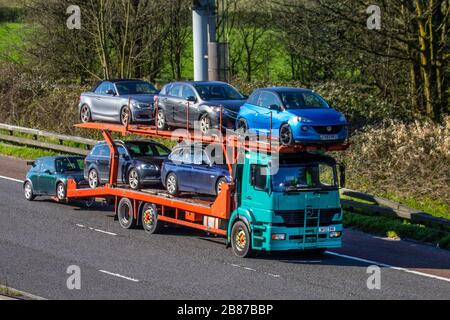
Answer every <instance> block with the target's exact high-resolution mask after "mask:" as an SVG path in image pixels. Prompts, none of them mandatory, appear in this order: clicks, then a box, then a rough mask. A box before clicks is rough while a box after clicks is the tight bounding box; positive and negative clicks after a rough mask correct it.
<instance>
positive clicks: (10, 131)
mask: <svg viewBox="0 0 450 320" xmlns="http://www.w3.org/2000/svg"><path fill="white" fill-rule="evenodd" d="M0 130H1V131H6V132H7V134H4V133H1V132H0V140H1V141H7V142H14V143H18V144H22V145H26V146H33V147H37V148H43V149H48V150H54V151H60V152H67V153H70V154H77V155H87V154H88V153H89V150H90V149H91V148H92V146H94V145H95V144H96V143H97V142H98V141H96V140H92V139H85V138H81V137H72V136H67V135H61V134H56V133H53V132H47V131H43V130H38V129H30V128H24V127H18V126H12V125H9V124H3V123H0ZM14 133H21V134H26V135H31V136H32V138H31V139H29V138H25V137H17V136H15V135H14ZM39 138H50V139H54V140H57V141H58V142H57V143H52V142H47V141H39ZM67 141H70V142H75V143H78V144H82V145H84V146H86V148H85V149H81V148H74V147H70V146H67V145H64V142H67Z"/></svg>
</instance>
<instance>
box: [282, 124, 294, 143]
mask: <svg viewBox="0 0 450 320" xmlns="http://www.w3.org/2000/svg"><path fill="white" fill-rule="evenodd" d="M280 143H281V144H282V145H285V146H290V145H292V144H293V143H294V137H293V136H292V129H291V126H290V125H289V124H287V123H286V124H284V125H282V126H281V129H280Z"/></svg>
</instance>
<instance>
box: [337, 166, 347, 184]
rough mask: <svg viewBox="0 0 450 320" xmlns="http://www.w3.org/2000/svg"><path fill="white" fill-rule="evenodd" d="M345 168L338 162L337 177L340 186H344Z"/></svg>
mask: <svg viewBox="0 0 450 320" xmlns="http://www.w3.org/2000/svg"><path fill="white" fill-rule="evenodd" d="M345 170H346V167H345V165H344V164H340V165H339V173H340V177H339V182H340V185H341V188H345V182H346V181H345V179H346V174H345Z"/></svg>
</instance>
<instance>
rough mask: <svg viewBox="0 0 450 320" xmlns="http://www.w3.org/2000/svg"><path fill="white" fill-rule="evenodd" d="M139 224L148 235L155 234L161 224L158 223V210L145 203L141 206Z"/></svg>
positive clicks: (152, 205)
mask: <svg viewBox="0 0 450 320" xmlns="http://www.w3.org/2000/svg"><path fill="white" fill-rule="evenodd" d="M141 223H142V227H143V228H144V231H145V232H147V233H148V234H155V233H158V232H159V231H160V230H161V223H160V222H159V221H158V210H157V208H156V206H155V205H154V204H152V203H145V204H144V205H143V206H142V212H141Z"/></svg>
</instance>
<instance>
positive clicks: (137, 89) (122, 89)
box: [116, 81, 158, 95]
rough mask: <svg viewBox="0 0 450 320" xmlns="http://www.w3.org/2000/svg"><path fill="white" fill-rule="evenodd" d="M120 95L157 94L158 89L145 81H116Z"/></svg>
mask: <svg viewBox="0 0 450 320" xmlns="http://www.w3.org/2000/svg"><path fill="white" fill-rule="evenodd" d="M116 87H117V90H118V91H119V95H132V94H157V93H158V90H156V88H155V87H154V86H153V85H151V84H150V83H148V82H145V81H123V82H117V83H116Z"/></svg>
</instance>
